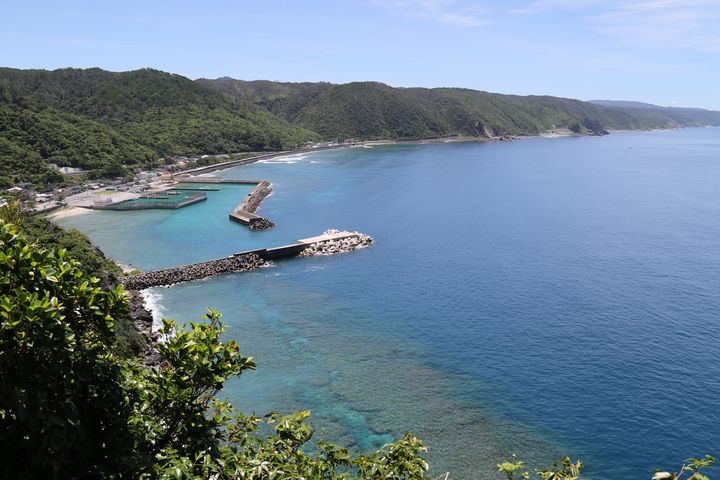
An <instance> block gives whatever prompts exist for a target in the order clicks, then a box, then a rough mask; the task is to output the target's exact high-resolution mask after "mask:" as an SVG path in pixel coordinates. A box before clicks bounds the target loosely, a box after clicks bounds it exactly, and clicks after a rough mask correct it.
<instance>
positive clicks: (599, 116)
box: [198, 78, 720, 139]
mask: <svg viewBox="0 0 720 480" xmlns="http://www.w3.org/2000/svg"><path fill="white" fill-rule="evenodd" d="M198 82H199V83H201V84H202V85H205V86H209V87H212V88H214V89H216V90H218V91H220V92H223V93H225V94H227V95H232V96H235V97H240V98H244V99H246V100H248V101H250V102H253V103H254V104H256V105H258V106H260V107H262V108H265V109H266V110H268V111H269V112H271V113H273V114H275V115H277V116H278V117H280V118H283V119H285V120H287V121H289V122H292V123H295V124H297V125H300V126H303V127H306V128H309V129H311V130H314V131H316V132H318V133H320V134H322V135H323V136H325V137H326V138H334V137H356V138H363V139H373V138H378V139H391V138H392V139H394V138H405V139H417V138H433V137H442V136H450V135H464V136H481V137H482V136H502V135H536V134H539V133H543V132H546V131H548V130H552V129H560V128H567V129H570V130H572V131H574V132H577V133H588V132H602V131H603V130H610V129H650V128H670V127H675V126H697V125H706V124H714V125H720V112H708V111H699V112H697V113H693V112H692V111H690V112H683V113H682V114H680V113H678V112H675V111H674V110H673V111H672V112H670V113H668V112H666V111H664V110H657V111H656V110H652V111H649V110H642V109H636V108H615V107H605V106H601V105H595V104H591V103H588V102H582V101H579V100H572V99H566V98H558V97H549V96H527V97H523V96H517V95H501V94H495V93H488V92H481V91H476V90H469V89H460V88H433V89H427V88H393V87H390V86H388V85H385V84H382V83H377V82H354V83H348V84H342V85H333V84H328V83H280V82H268V81H251V82H246V81H241V80H233V79H229V78H220V79H217V80H206V79H201V80H198Z"/></svg>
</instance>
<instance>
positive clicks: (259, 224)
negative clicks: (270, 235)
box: [230, 180, 275, 230]
mask: <svg viewBox="0 0 720 480" xmlns="http://www.w3.org/2000/svg"><path fill="white" fill-rule="evenodd" d="M271 193H272V188H270V182H268V181H266V180H262V181H261V182H260V183H258V184H257V185H256V186H255V188H253V190H252V191H251V192H250V193H249V194H248V196H247V197H246V198H245V200H243V201H242V203H240V205H238V206H237V207H236V208H235V210H234V211H233V212H232V213H231V214H230V219H231V220H234V221H236V222H240V223H242V224H243V225H247V227H248V228H249V229H250V230H265V229H268V228H273V227H274V226H275V224H274V223H273V222H271V221H270V220H268V219H267V218H263V217H260V216H257V215H255V212H256V211H257V209H258V207H260V204H261V203H262V201H263V200H265V198H267V197H268V196H269V195H270V194H271Z"/></svg>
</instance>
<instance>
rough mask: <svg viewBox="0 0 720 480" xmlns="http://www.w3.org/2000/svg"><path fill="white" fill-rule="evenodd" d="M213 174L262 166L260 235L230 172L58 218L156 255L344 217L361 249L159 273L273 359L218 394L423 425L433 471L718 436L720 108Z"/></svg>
mask: <svg viewBox="0 0 720 480" xmlns="http://www.w3.org/2000/svg"><path fill="white" fill-rule="evenodd" d="M213 175H218V176H222V177H225V178H240V179H256V178H257V179H267V180H269V181H271V182H272V187H273V189H274V193H273V194H272V196H270V197H269V198H267V199H266V200H265V201H264V203H263V205H262V207H261V210H260V212H259V213H260V214H261V215H263V216H266V217H268V218H270V219H271V220H272V221H273V222H275V223H276V224H277V227H276V228H275V229H272V230H267V231H261V232H251V231H249V230H247V229H246V228H244V227H242V226H241V225H239V224H236V223H233V222H230V221H229V220H228V217H227V214H228V212H229V211H230V210H232V208H233V207H234V206H235V205H236V204H238V203H239V202H240V200H241V199H242V198H243V197H244V196H245V195H246V194H247V192H248V191H249V190H250V187H248V186H238V185H225V186H223V187H222V188H221V191H219V192H208V201H206V202H202V203H200V204H197V205H193V206H190V207H186V208H184V209H180V210H176V211H160V210H157V211H152V210H148V211H133V212H109V211H98V212H92V213H88V214H84V215H79V216H74V217H66V218H64V219H62V220H59V223H61V224H62V225H64V226H72V227H77V228H78V229H80V230H81V231H83V232H85V233H87V234H88V235H89V237H90V238H91V239H92V240H93V242H95V243H96V244H97V245H98V246H99V247H100V248H101V249H102V250H103V251H104V252H105V253H106V254H107V255H108V256H110V257H113V258H116V259H118V260H120V261H123V262H126V263H131V264H133V265H135V266H137V267H138V268H141V269H148V270H149V269H155V268H162V267H168V266H174V265H178V264H183V263H190V262H194V261H200V260H205V259H210V258H217V257H223V256H226V255H228V254H230V253H233V252H238V251H242V250H247V249H251V248H257V247H266V246H279V245H283V244H285V243H290V242H292V241H294V240H297V239H299V238H305V237H309V236H313V235H317V234H320V233H321V232H323V231H324V230H326V229H328V228H338V229H345V230H359V231H362V232H364V233H367V234H370V235H372V236H373V237H374V238H375V241H376V243H375V244H374V245H372V246H371V247H369V248H366V249H363V250H359V251H356V252H352V253H348V254H342V255H336V256H329V257H313V258H298V259H292V260H286V261H279V262H277V263H276V264H275V265H274V266H272V267H270V268H264V269H261V270H258V271H254V272H249V273H240V274H232V275H224V276H218V277H214V278H211V279H207V280H203V281H198V282H193V283H187V284H182V285H177V286H173V287H170V288H156V289H152V290H150V291H149V294H150V295H151V297H152V299H153V304H154V305H155V309H156V312H157V315H158V316H164V317H167V318H174V319H176V320H178V321H181V322H188V321H195V320H198V319H200V318H201V317H202V316H203V314H204V311H205V308H206V307H212V308H214V309H216V310H218V311H220V312H221V313H223V315H224V316H223V321H224V322H225V323H226V326H227V335H228V336H230V337H233V338H236V339H237V340H238V342H239V344H240V346H241V350H242V352H243V354H245V355H251V356H253V357H254V358H255V360H256V362H257V364H258V368H257V370H256V371H254V372H251V373H244V374H243V375H242V376H241V377H240V378H238V379H235V380H233V381H231V382H229V384H228V385H227V386H226V388H225V390H224V392H223V395H225V396H227V397H228V398H229V399H231V400H232V401H233V402H234V403H235V404H236V405H237V406H238V407H241V408H242V409H243V410H244V411H246V412H250V411H255V412H257V413H265V412H268V411H281V412H289V411H293V410H296V409H310V410H311V411H312V414H313V416H312V418H311V420H310V422H311V424H312V425H313V426H314V427H315V428H316V429H317V433H316V436H317V438H323V439H326V440H330V441H335V442H339V443H343V444H346V445H349V446H352V447H353V449H355V450H356V451H367V450H369V449H374V448H378V447H380V446H382V445H383V444H385V443H387V442H389V441H391V440H393V439H395V438H398V437H399V436H401V435H402V434H403V433H404V432H405V431H410V432H412V433H414V434H415V435H417V436H419V437H420V438H422V439H423V440H425V442H426V444H427V445H428V447H429V453H428V458H429V460H430V463H431V472H432V473H434V474H436V475H440V474H441V473H444V472H446V471H450V478H451V479H475V478H477V479H484V478H499V477H498V474H497V473H496V467H495V465H496V464H497V463H498V462H500V461H502V460H503V459H504V458H507V457H509V456H510V455H511V454H513V453H515V454H517V455H518V457H520V458H524V459H526V460H527V462H528V463H530V464H534V465H542V464H547V463H549V461H550V460H551V459H552V458H556V457H559V456H564V455H570V456H572V457H579V458H581V459H582V460H583V461H584V462H585V464H586V465H587V467H586V472H587V475H588V477H589V478H593V479H628V478H650V477H651V476H652V472H653V468H655V467H658V468H667V469H671V468H675V469H677V468H679V467H680V465H681V463H682V461H683V460H684V459H685V458H687V457H689V456H701V455H704V454H705V453H715V454H718V453H720V428H718V425H720V408H719V403H718V402H719V401H718V399H719V398H720V245H719V242H720V188H718V187H719V185H720V129H718V128H699V129H683V130H672V131H656V132H621V133H614V134H612V135H610V136H606V137H599V138H597V137H571V138H552V139H550V138H533V139H525V140H518V141H513V142H466V143H428V144H412V145H410V144H408V145H388V146H373V147H372V148H350V149H343V150H333V151H324V152H312V153H307V154H298V155H292V156H288V157H283V158H279V159H277V158H276V159H272V160H268V161H264V162H261V163H256V164H253V165H249V166H243V167H236V168H232V169H228V170H224V171H221V172H215V173H214V174H213Z"/></svg>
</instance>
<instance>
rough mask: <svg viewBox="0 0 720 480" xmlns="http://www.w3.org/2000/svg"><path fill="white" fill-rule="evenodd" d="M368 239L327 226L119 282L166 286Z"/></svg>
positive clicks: (322, 252)
mask: <svg viewBox="0 0 720 480" xmlns="http://www.w3.org/2000/svg"><path fill="white" fill-rule="evenodd" d="M372 242H373V239H372V237H370V236H368V235H365V234H362V233H359V232H347V231H338V230H328V231H326V232H325V233H324V234H322V235H319V236H316V237H310V238H305V239H302V240H298V241H297V242H296V243H292V244H290V245H283V246H280V247H273V248H260V249H255V250H247V251H244V252H238V253H234V254H232V255H230V256H228V257H225V258H220V259H216V260H209V261H207V262H200V263H192V264H190V265H182V266H179V267H173V268H166V269H163V270H155V271H152V272H145V273H141V274H138V275H128V276H126V277H122V278H121V279H120V283H122V284H123V285H124V286H125V288H126V289H127V290H144V289H146V288H151V287H162V286H169V285H173V284H176V283H182V282H191V281H193V280H200V279H203V278H208V277H212V276H214V275H220V274H224V273H233V272H246V271H250V270H255V269H256V268H260V267H262V266H264V265H266V263H267V262H269V261H273V260H281V259H284V258H291V257H297V256H303V257H309V256H312V255H331V254H335V253H342V252H350V251H353V250H356V249H358V248H362V247H365V246H368V245H370V244H371V243H372Z"/></svg>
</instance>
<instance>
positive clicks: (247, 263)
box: [120, 253, 265, 290]
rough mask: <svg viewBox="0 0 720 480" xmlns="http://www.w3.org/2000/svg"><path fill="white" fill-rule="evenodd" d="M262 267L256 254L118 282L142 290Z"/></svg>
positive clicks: (166, 270)
mask: <svg viewBox="0 0 720 480" xmlns="http://www.w3.org/2000/svg"><path fill="white" fill-rule="evenodd" d="M263 265H265V260H263V259H262V258H260V256H259V255H257V254H254V253H247V254H238V255H232V256H230V257H227V258H221V259H218V260H210V261H208V262H201V263H194V264H191V265H183V266H180V267H173V268H166V269H163V270H156V271H154V272H147V273H141V274H139V275H131V276H127V277H123V278H121V279H120V282H121V283H122V284H123V285H124V286H125V288H126V289H128V290H144V289H146V288H151V287H160V286H167V285H173V284H175V283H182V282H190V281H192V280H201V279H203V278H208V277H212V276H213V275H220V274H223V273H233V272H246V271H249V270H254V269H256V268H260V267H262V266H263Z"/></svg>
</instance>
